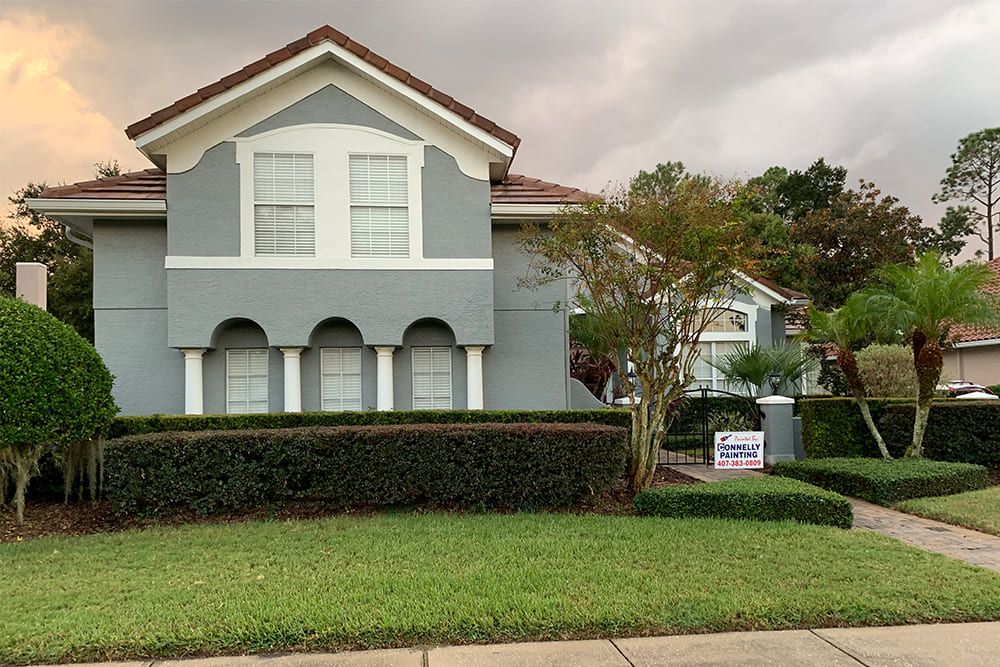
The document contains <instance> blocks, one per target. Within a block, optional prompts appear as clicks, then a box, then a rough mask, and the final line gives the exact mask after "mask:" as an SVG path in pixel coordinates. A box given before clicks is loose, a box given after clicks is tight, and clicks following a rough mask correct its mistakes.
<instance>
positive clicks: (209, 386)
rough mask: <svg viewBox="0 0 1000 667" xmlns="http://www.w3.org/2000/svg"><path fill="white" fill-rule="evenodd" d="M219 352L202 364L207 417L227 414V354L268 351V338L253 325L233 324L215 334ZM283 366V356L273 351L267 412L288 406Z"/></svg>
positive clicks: (209, 354) (269, 360)
mask: <svg viewBox="0 0 1000 667" xmlns="http://www.w3.org/2000/svg"><path fill="white" fill-rule="evenodd" d="M215 342H216V345H217V347H216V349H214V350H209V351H208V352H206V353H205V356H204V360H203V362H202V376H203V380H204V408H205V414H225V412H226V350H227V349H245V348H261V347H268V342H269V341H268V339H267V336H265V335H264V332H263V331H261V329H260V327H258V326H257V325H255V324H254V323H252V322H233V323H230V324H228V325H226V326H224V327H222V328H220V329H219V331H218V332H216V340H215ZM283 364H284V362H283V360H282V356H281V352H279V351H278V350H277V349H275V348H273V347H272V348H270V349H269V350H268V355H267V390H268V391H267V409H268V412H281V411H282V410H283V409H284V407H285V406H284V402H285V394H284V392H285V383H284V366H283Z"/></svg>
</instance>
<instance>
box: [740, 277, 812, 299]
mask: <svg viewBox="0 0 1000 667" xmlns="http://www.w3.org/2000/svg"><path fill="white" fill-rule="evenodd" d="M751 277H752V278H753V279H754V280H756V281H757V282H759V283H760V284H761V285H763V286H764V287H766V288H768V289H770V290H771V291H773V292H777V293H778V294H780V295H781V296H783V297H785V298H786V299H788V300H789V301H799V300H805V299H808V298H809V295H807V294H803V293H802V292H799V291H798V290H793V289H791V288H789V287H782V286H781V285H779V284H778V283H776V282H774V281H773V280H771V279H769V278H763V277H761V276H751Z"/></svg>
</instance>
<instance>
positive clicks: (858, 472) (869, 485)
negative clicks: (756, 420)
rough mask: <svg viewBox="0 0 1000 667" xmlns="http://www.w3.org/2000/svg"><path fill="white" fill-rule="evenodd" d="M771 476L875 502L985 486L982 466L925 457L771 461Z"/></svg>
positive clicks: (893, 500) (886, 503)
mask: <svg viewBox="0 0 1000 667" xmlns="http://www.w3.org/2000/svg"><path fill="white" fill-rule="evenodd" d="M773 472H774V474H775V475H780V476H783V477H792V478H794V479H798V480H802V481H803V482H808V483H810V484H815V485H816V486H819V487H822V488H824V489H829V490H830V491H836V492H837V493H842V494H844V495H846V496H856V497H858V498H863V499H865V500H869V501H871V502H873V503H878V504H879V505H891V504H893V503H895V502H898V501H900V500H908V499H910V498H921V497H923V496H946V495H950V494H952V493H961V492H963V491H972V490H975V489H981V488H983V487H984V486H986V468H984V467H983V466H979V465H971V464H968V463H946V462H944V461H930V460H928V459H901V460H897V461H886V460H883V459H857V458H854V459H814V460H806V461H782V462H778V463H775V464H774V468H773Z"/></svg>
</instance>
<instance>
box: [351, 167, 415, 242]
mask: <svg viewBox="0 0 1000 667" xmlns="http://www.w3.org/2000/svg"><path fill="white" fill-rule="evenodd" d="M352 157H367V158H371V157H387V158H389V157H402V158H404V159H407V160H408V158H407V156H406V155H400V154H399V153H372V152H367V153H358V152H356V151H351V152H350V153H348V154H347V161H348V169H350V160H351V158H352ZM368 166H369V168H370V166H371V162H370V161H369V165H368ZM407 171H409V169H407ZM368 178H369V185H370V184H371V171H370V169H369V172H368ZM406 188H407V195H409V188H410V178H409V173H407V179H406ZM347 199H348V219H347V224H348V225H350V226H352V227H353V224H354V209H356V208H358V209H369V211H370V210H372V209H389V210H391V209H404V210H405V211H406V217H407V222H408V225H409V219H410V216H411V215H412V213H413V211H411V210H410V207H409V203H407V205H405V206H403V205H401V204H388V203H382V204H372V203H367V204H365V203H360V202H358V203H355V202H354V199H353V198H352V197H351V193H350V173H348V193H347ZM407 199H409V197H407ZM412 232H413V230H412V229H410V230H409V233H410V235H409V238H408V239H407V254H406V255H405V256H404V255H391V254H390V255H354V230H353V228H352V229H351V248H350V252H351V258H352V259H367V258H372V257H375V258H379V257H385V258H393V257H394V258H396V259H409V258H410V256H411V255H412V253H413V236H412ZM369 245H370V244H369Z"/></svg>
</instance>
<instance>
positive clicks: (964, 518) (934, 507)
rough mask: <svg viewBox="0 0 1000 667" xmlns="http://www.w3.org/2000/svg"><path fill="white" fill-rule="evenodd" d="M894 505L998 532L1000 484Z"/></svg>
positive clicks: (946, 520)
mask: <svg viewBox="0 0 1000 667" xmlns="http://www.w3.org/2000/svg"><path fill="white" fill-rule="evenodd" d="M896 507H897V508H899V509H901V510H903V511H904V512H909V513H910V514H916V515H918V516H923V517H927V518H928V519H937V520H938V521H944V522H945V523H950V524H954V525H956V526H964V527H966V528H971V529H973V530H979V531H982V532H984V533H991V534H993V535H1000V486H991V487H989V488H986V489H980V490H978V491H967V492H966V493H958V494H955V495H953V496H936V497H932V498H917V499H914V500H907V501H904V502H902V503H899V504H898V505H896Z"/></svg>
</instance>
